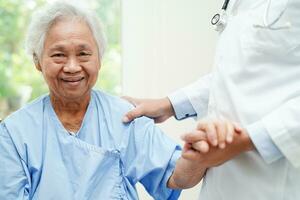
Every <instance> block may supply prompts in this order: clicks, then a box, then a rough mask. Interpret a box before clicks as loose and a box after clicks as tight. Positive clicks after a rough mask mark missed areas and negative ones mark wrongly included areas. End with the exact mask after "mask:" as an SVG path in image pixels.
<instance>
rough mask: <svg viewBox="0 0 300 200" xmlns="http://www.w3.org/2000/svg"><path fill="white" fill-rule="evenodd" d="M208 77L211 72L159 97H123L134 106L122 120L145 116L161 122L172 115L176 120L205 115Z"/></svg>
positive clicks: (209, 77) (127, 120)
mask: <svg viewBox="0 0 300 200" xmlns="http://www.w3.org/2000/svg"><path fill="white" fill-rule="evenodd" d="M210 79H211V74H208V75H205V76H203V77H202V78H200V79H199V80H198V81H196V82H194V83H192V84H191V85H189V86H187V87H185V88H183V89H180V90H178V91H176V92H174V93H173V94H170V95H169V96H168V97H165V98H161V99H136V98H131V97H124V98H125V99H126V100H128V101H129V102H131V103H132V104H133V105H135V106H136V107H135V109H133V110H131V111H130V112H128V113H127V114H126V115H125V116H124V118H123V121H124V122H129V121H132V120H133V119H135V118H137V117H140V116H147V117H151V118H153V119H154V121H155V122H156V123H161V122H164V121H165V120H167V119H168V118H170V117H172V116H175V117H176V119H178V120H181V119H185V118H188V117H193V116H198V118H200V117H202V116H205V115H206V113H207V106H208V98H209V85H210Z"/></svg>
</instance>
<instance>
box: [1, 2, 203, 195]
mask: <svg viewBox="0 0 300 200" xmlns="http://www.w3.org/2000/svg"><path fill="white" fill-rule="evenodd" d="M27 41H28V42H27V46H28V50H29V52H30V53H31V55H32V56H33V59H34V63H35V66H36V68H37V70H39V71H40V72H41V73H42V74H43V77H44V79H45V81H46V83H47V84H48V86H49V91H50V92H49V95H45V96H42V97H40V98H38V99H37V100H35V101H34V102H32V103H30V104H29V105H27V106H25V107H24V108H22V109H20V110H18V111H17V112H15V113H13V114H12V115H10V116H9V117H7V118H6V119H5V120H4V121H3V122H2V123H1V124H0V161H1V164H0V199H13V200H19V199H42V200H47V199H64V200H74V199H78V200H84V199H92V200H93V199H101V200H110V199H127V200H130V199H138V195H137V192H136V189H135V184H136V183H137V182H140V183H142V184H143V185H144V187H145V188H146V190H147V191H148V193H149V194H150V195H151V196H153V197H154V198H155V199H162V200H165V199H177V198H178V196H179V194H180V190H177V189H179V188H185V187H191V186H193V185H195V184H196V183H197V182H198V181H199V180H200V178H201V177H202V175H203V173H204V171H203V170H199V168H198V166H197V163H196V162H193V161H191V160H186V159H184V158H180V159H179V157H180V153H181V151H180V148H179V147H178V146H177V145H176V143H174V142H173V141H171V140H170V139H169V138H167V137H166V136H165V135H164V134H163V133H162V132H161V131H160V130H159V129H158V128H157V127H155V125H154V123H153V120H151V119H149V118H146V117H142V118H138V119H136V120H134V121H133V122H131V123H129V124H123V123H122V116H123V115H124V114H125V113H126V112H128V111H129V110H130V109H132V107H131V106H130V105H129V104H128V103H126V102H125V101H123V100H121V99H119V98H117V97H113V96H110V95H108V94H105V93H103V92H101V91H95V90H92V87H93V86H94V84H95V82H96V80H97V77H98V72H99V69H100V66H101V58H102V55H103V52H104V41H103V37H102V33H101V27H100V26H99V23H98V20H97V19H96V18H95V15H94V14H93V13H91V12H90V11H88V10H85V9H82V8H77V7H76V6H73V5H70V4H67V3H54V4H50V5H48V6H46V7H45V8H44V9H42V10H40V11H39V12H37V13H36V14H35V15H34V17H33V19H32V22H31V24H30V28H29V32H28V39H27ZM175 164H176V167H175ZM198 171H201V173H198V174H195V172H198ZM171 188H173V189H171Z"/></svg>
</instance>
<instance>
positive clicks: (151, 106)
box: [122, 96, 174, 123]
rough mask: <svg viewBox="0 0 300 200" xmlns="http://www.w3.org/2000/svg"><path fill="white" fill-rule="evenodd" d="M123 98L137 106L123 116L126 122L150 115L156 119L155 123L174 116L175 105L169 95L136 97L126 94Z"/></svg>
mask: <svg viewBox="0 0 300 200" xmlns="http://www.w3.org/2000/svg"><path fill="white" fill-rule="evenodd" d="M122 98H123V99H125V100H127V101H129V102H130V103H131V104H133V105H134V106H135V108H134V109H133V110H131V111H129V112H128V113H126V114H125V116H124V117H123V122H124V123H127V122H130V121H132V120H134V119H135V118H137V117H141V116H147V117H150V118H152V119H154V121H155V123H161V122H164V121H166V120H167V119H168V118H170V117H172V116H174V109H173V106H172V104H171V102H170V100H169V99H168V98H167V97H165V98H162V99H136V98H132V97H128V96H124V97H122Z"/></svg>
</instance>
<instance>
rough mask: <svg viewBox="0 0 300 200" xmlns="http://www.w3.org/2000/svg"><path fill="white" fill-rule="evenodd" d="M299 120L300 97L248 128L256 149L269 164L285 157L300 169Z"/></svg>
mask: <svg viewBox="0 0 300 200" xmlns="http://www.w3.org/2000/svg"><path fill="white" fill-rule="evenodd" d="M299 118H300V96H298V97H296V98H293V99H291V100H289V101H287V102H286V103H284V104H282V105H281V106H279V107H278V108H277V109H275V110H273V111H272V112H271V113H269V114H268V115H266V116H264V117H263V118H262V119H261V120H259V121H257V122H255V123H253V124H250V125H248V126H247V127H246V129H247V131H248V132H249V135H250V137H251V139H252V141H253V143H254V145H255V146H256V149H257V150H258V152H259V153H260V154H261V155H262V157H263V158H264V159H265V161H266V162H267V163H272V162H274V161H276V160H278V159H280V158H282V157H284V158H286V159H287V160H288V161H289V162H290V163H291V164H292V165H293V166H294V167H300V122H299ZM257 135H263V136H261V137H257ZM263 141H264V142H263Z"/></svg>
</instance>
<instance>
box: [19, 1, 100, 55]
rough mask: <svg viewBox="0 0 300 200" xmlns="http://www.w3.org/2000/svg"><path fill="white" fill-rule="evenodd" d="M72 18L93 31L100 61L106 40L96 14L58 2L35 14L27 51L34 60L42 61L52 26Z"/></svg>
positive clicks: (29, 30)
mask: <svg viewBox="0 0 300 200" xmlns="http://www.w3.org/2000/svg"><path fill="white" fill-rule="evenodd" d="M65 17H71V18H79V19H80V20H83V21H84V22H85V23H87V25H88V26H89V28H90V29H91V31H92V34H93V36H94V39H95V40H96V43H97V46H98V51H99V57H100V60H101V58H102V56H103V54H104V51H105V46H106V40H105V37H104V33H103V31H102V26H101V23H100V21H99V19H98V17H97V16H96V14H95V13H94V12H93V11H91V10H90V9H87V8H85V7H79V6H76V5H74V4H71V3H67V2H62V1H56V2H54V3H51V4H47V5H46V6H45V7H43V8H41V9H39V10H37V11H36V12H34V13H33V15H32V19H31V22H30V25H29V28H28V31H27V36H26V44H25V45H26V51H27V52H28V53H29V55H31V56H33V57H34V59H39V60H40V59H41V56H42V53H43V49H44V43H45V39H46V36H47V33H48V31H49V29H50V28H51V26H52V25H53V24H54V23H55V22H56V21H57V20H60V19H61V18H65Z"/></svg>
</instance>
